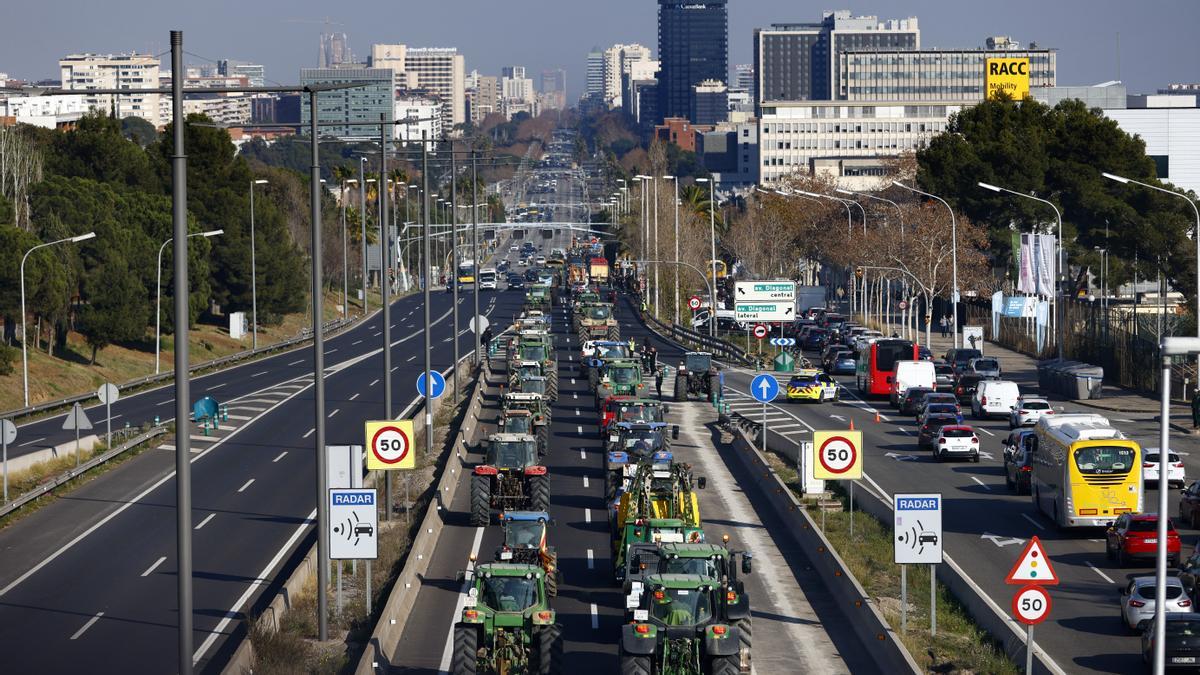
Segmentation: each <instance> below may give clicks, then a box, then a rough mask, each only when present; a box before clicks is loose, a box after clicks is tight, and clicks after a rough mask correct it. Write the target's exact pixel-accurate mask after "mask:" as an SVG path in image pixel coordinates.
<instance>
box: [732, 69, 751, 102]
mask: <svg viewBox="0 0 1200 675" xmlns="http://www.w3.org/2000/svg"><path fill="white" fill-rule="evenodd" d="M754 85H755V80H754V64H753V63H740V64H738V65H736V66H734V67H733V86H731V87H730V89H731V90H733V89H736V90H738V91H744V92H747V93H749V94H750V100H751V101H753V100H755V97H754Z"/></svg>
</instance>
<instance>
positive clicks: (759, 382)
mask: <svg viewBox="0 0 1200 675" xmlns="http://www.w3.org/2000/svg"><path fill="white" fill-rule="evenodd" d="M750 395H751V396H753V397H754V399H755V400H757V401H761V402H763V403H770V402H771V401H774V400H775V397H776V396H778V395H779V380H776V379H775V376H774V375H768V374H763V375H757V376H755V378H754V379H753V380H751V382H750Z"/></svg>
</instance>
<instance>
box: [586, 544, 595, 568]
mask: <svg viewBox="0 0 1200 675" xmlns="http://www.w3.org/2000/svg"><path fill="white" fill-rule="evenodd" d="M587 555H588V569H589V570H590V569H594V568H595V567H596V561H595V559H594V558H595V554H594V553H592V549H590V548H589V549H588V554H587Z"/></svg>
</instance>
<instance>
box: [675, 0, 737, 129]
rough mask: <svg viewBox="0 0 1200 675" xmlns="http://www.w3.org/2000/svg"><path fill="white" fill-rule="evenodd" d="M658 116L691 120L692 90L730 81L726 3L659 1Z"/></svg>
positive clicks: (719, 0) (713, 1)
mask: <svg viewBox="0 0 1200 675" xmlns="http://www.w3.org/2000/svg"><path fill="white" fill-rule="evenodd" d="M658 61H659V70H658V115H659V116H660V117H662V118H667V117H687V116H688V115H689V114H690V112H691V99H692V87H694V86H695V85H696V84H698V83H700V82H703V81H705V80H718V81H720V82H727V81H728V79H729V19H728V14H727V8H726V0H707V1H706V2H680V1H679V0H658Z"/></svg>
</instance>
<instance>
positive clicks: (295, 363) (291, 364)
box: [288, 359, 304, 366]
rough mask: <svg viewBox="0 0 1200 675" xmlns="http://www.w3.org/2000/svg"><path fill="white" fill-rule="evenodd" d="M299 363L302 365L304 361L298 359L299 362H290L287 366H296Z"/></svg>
mask: <svg viewBox="0 0 1200 675" xmlns="http://www.w3.org/2000/svg"><path fill="white" fill-rule="evenodd" d="M301 363H304V359H300V360H299V361H292V362H291V363H289V364H288V365H289V366H298V365H300V364H301Z"/></svg>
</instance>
